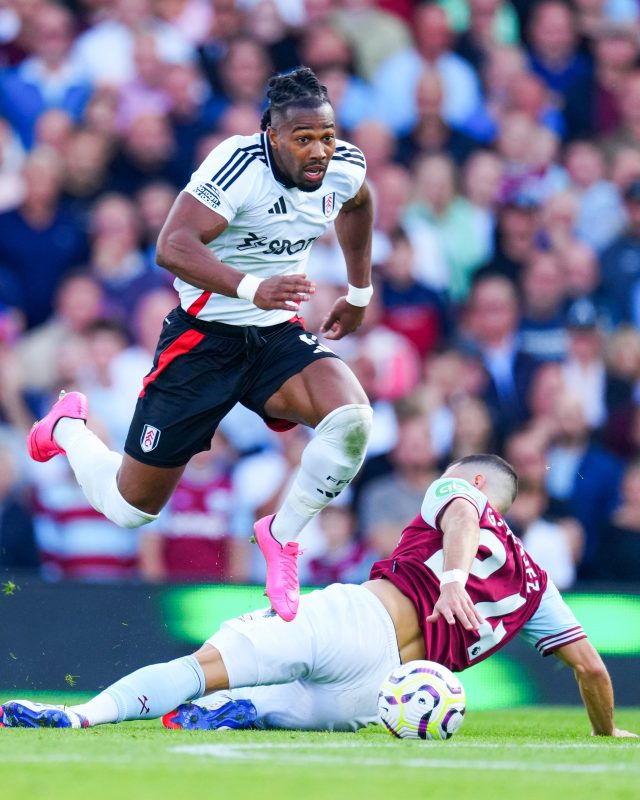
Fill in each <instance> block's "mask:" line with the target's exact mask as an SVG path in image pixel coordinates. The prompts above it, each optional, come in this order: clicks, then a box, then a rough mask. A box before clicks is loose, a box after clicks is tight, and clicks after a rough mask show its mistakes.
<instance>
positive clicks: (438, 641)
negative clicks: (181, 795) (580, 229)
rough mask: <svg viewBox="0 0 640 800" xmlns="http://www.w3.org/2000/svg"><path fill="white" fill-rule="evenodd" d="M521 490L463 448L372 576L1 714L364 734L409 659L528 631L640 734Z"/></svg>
mask: <svg viewBox="0 0 640 800" xmlns="http://www.w3.org/2000/svg"><path fill="white" fill-rule="evenodd" d="M516 491H517V477H516V474H515V472H514V471H513V469H512V468H511V466H510V465H509V464H508V463H507V462H506V461H504V460H503V459H502V458H499V457H498V456H494V455H483V454H479V455H474V456H468V457H465V458H462V459H460V460H459V461H456V462H454V463H453V464H451V465H450V466H449V468H448V469H447V470H446V471H445V473H444V474H443V476H442V477H441V478H439V479H438V480H436V481H435V482H434V483H433V484H431V486H430V487H429V488H428V489H427V492H426V495H425V498H424V501H423V503H422V508H421V510H420V514H419V515H418V516H417V517H416V518H415V519H414V520H413V522H412V523H411V524H410V525H409V526H408V527H407V528H406V529H405V530H404V531H403V533H402V536H401V539H400V542H399V544H398V546H397V548H396V550H395V552H394V553H393V554H392V556H391V558H389V559H388V560H385V561H380V562H378V563H377V564H375V565H374V567H373V569H372V572H371V580H369V581H367V582H366V583H364V584H362V585H361V586H356V585H342V584H333V585H332V586H328V587H327V588H326V589H320V590H318V591H315V592H312V593H311V594H308V595H305V596H304V597H303V598H302V599H301V601H300V611H299V613H298V616H297V617H296V619H295V620H294V621H293V622H291V623H289V624H286V623H284V622H283V621H282V620H281V619H278V617H276V616H275V615H273V612H270V611H268V610H267V611H264V610H263V611H256V612H255V613H253V614H246V615H244V616H242V617H240V618H238V619H234V620H230V621H228V622H226V623H224V624H223V625H222V627H221V629H220V630H219V631H218V632H217V633H215V634H214V635H213V636H212V637H211V638H210V639H209V640H208V641H207V642H206V643H205V644H204V645H203V646H202V648H201V649H200V650H198V652H197V653H195V655H193V656H186V657H185V658H182V659H176V660H175V661H171V662H169V663H167V664H155V665H153V666H151V667H145V668H143V669H141V670H138V671H137V672H134V673H132V674H131V675H128V676H127V677H125V678H123V679H122V680H120V681H118V682H117V683H115V684H113V685H112V686H110V687H109V688H107V689H106V690H105V691H104V692H102V693H101V694H100V695H98V696H97V697H95V698H94V699H93V700H90V701H89V702H88V703H86V704H84V705H82V706H73V707H71V708H70V709H62V708H60V707H56V706H45V705H37V704H34V703H30V702H26V701H19V700H14V701H10V702H7V703H5V704H4V706H2V707H0V722H2V723H3V724H4V725H6V726H9V727H13V726H25V727H36V726H50V727H61V726H64V727H69V726H75V727H82V726H90V725H97V724H100V723H104V722H120V721H122V720H125V719H148V718H150V717H152V716H163V715H164V720H163V721H164V723H165V725H166V726H167V727H170V728H211V729H214V728H220V727H248V726H249V725H252V724H253V725H258V726H260V727H281V728H294V729H321V730H322V729H324V730H355V729H356V728H358V727H360V726H363V725H367V724H369V723H371V722H375V721H377V719H378V713H377V698H378V689H379V687H380V683H381V682H382V680H383V678H384V677H385V676H386V675H387V674H388V673H389V672H390V671H391V669H392V668H394V667H395V666H397V665H398V664H399V663H406V662H408V661H413V660H415V659H424V658H427V659H429V660H432V661H438V662H440V663H441V664H444V665H445V666H446V667H449V668H450V669H452V670H456V671H460V670H464V669H465V668H466V667H469V666H471V665H472V664H474V663H477V662H478V661H481V660H482V659H483V658H487V657H488V656H490V655H491V654H492V653H494V652H495V651H496V650H498V649H499V648H501V647H503V646H504V645H505V644H506V643H507V642H508V641H509V640H510V639H512V638H513V637H514V636H515V635H516V634H521V635H522V636H524V637H525V638H526V639H527V640H528V641H529V642H531V644H533V645H534V646H535V647H536V648H537V649H538V651H539V652H540V653H541V654H542V655H550V654H551V653H553V654H555V655H556V656H558V657H559V658H560V659H561V660H562V661H564V662H565V663H566V664H568V665H569V666H570V667H571V668H572V669H573V670H574V672H575V676H576V679H577V681H578V686H579V689H580V693H581V695H582V699H583V701H584V704H585V707H586V710H587V714H588V716H589V720H590V722H591V728H592V733H593V734H595V735H598V736H617V737H627V736H634V735H635V734H632V733H629V732H627V731H624V730H621V729H619V728H617V727H616V725H615V722H614V718H613V689H612V686H611V680H610V678H609V674H608V672H607V669H606V667H605V665H604V664H603V662H602V660H601V658H600V656H599V655H598V653H597V652H596V650H595V649H594V648H593V646H592V645H591V644H590V642H589V641H588V639H587V638H586V634H585V633H584V631H583V630H582V628H581V627H580V624H579V623H578V622H577V620H576V618H575V617H574V615H573V613H572V612H571V611H570V609H569V608H568V606H567V605H566V604H565V602H564V601H563V600H562V598H561V597H560V594H559V592H558V590H557V589H556V588H555V586H554V585H553V583H552V582H551V580H550V579H549V578H548V576H547V575H546V573H545V572H544V570H542V569H541V568H540V567H538V566H537V564H535V563H534V562H533V561H532V560H531V559H530V558H529V556H528V555H527V553H526V552H525V550H524V548H523V546H522V544H521V543H520V541H519V539H518V538H517V537H516V536H514V535H513V533H512V532H511V531H510V530H509V527H508V526H507V524H506V522H505V521H504V518H503V517H502V514H503V513H505V512H506V511H507V509H508V508H509V507H510V505H511V503H512V502H513V500H514V498H515V496H516ZM229 690H231V691H229ZM212 692H213V694H211V695H209V696H208V697H207V698H203V695H204V694H205V693H212ZM197 698H202V699H201V700H200V702H199V703H196V702H193V701H194V700H195V699H197ZM184 701H191V702H184ZM174 706H177V707H176V708H175V709H174V710H173V711H172V710H171V709H173V708H174Z"/></svg>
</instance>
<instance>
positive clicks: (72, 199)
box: [62, 128, 112, 228]
mask: <svg viewBox="0 0 640 800" xmlns="http://www.w3.org/2000/svg"><path fill="white" fill-rule="evenodd" d="M111 148H112V144H111V142H110V140H109V138H108V137H107V136H105V135H104V134H102V133H98V132H95V131H92V130H89V129H88V128H79V129H77V130H75V131H74V132H72V134H71V136H70V137H69V139H68V141H67V142H66V146H65V149H64V153H63V154H62V155H63V164H64V182H63V188H64V195H63V198H64V200H65V202H66V203H68V205H69V206H70V208H71V209H72V210H73V212H74V213H75V214H76V215H77V216H78V218H79V219H80V221H81V224H82V226H83V228H86V227H87V225H88V217H89V212H90V209H91V206H92V205H93V203H94V202H95V201H96V200H97V199H98V196H99V195H100V194H102V193H103V192H104V191H105V189H106V187H107V186H108V184H109V176H108V165H109V162H110V161H111V155H112V150H111Z"/></svg>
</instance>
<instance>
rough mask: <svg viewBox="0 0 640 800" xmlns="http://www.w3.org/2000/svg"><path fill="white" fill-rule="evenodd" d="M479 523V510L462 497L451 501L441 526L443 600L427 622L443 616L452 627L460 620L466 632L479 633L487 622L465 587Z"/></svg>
mask: <svg viewBox="0 0 640 800" xmlns="http://www.w3.org/2000/svg"><path fill="white" fill-rule="evenodd" d="M479 522H480V520H479V518H478V510H477V509H476V508H475V506H473V505H472V504H471V503H470V502H468V501H467V500H465V499H463V498H461V497H458V498H455V499H454V500H452V501H451V502H450V503H449V505H448V506H447V507H446V508H445V510H444V511H443V512H442V515H441V517H440V520H439V522H438V527H439V528H440V530H441V531H442V548H443V550H444V572H443V574H442V577H441V579H440V597H439V598H438V600H437V602H436V604H435V606H434V607H433V613H432V614H430V615H429V616H428V617H427V622H437V621H438V620H439V619H440V617H444V619H445V620H446V621H447V622H448V623H449V625H453V624H454V623H455V621H456V619H457V620H459V621H460V622H461V623H462V625H463V626H464V627H465V628H466V629H467V630H477V629H478V628H479V626H480V625H482V623H483V622H484V618H483V617H482V615H481V614H479V613H478V611H477V609H476V608H475V606H474V604H473V603H472V601H471V598H470V597H469V595H468V594H467V591H466V589H465V588H464V587H465V583H466V580H467V577H468V575H469V571H470V570H471V565H472V564H473V559H474V558H475V556H476V553H477V552H478V547H479V545H480V524H479Z"/></svg>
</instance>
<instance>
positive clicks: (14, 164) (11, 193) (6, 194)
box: [0, 118, 24, 213]
mask: <svg viewBox="0 0 640 800" xmlns="http://www.w3.org/2000/svg"><path fill="white" fill-rule="evenodd" d="M23 161H24V149H23V147H22V145H21V144H20V141H19V139H18V136H17V134H16V133H15V131H14V130H13V128H12V127H11V126H10V125H9V123H8V122H6V121H5V120H3V119H2V118H0V213H2V212H3V211H9V210H10V209H12V208H15V207H16V206H17V205H18V204H19V203H20V200H21V199H22V196H23V192H24V185H23V181H22V178H21V175H20V170H21V167H22V162H23Z"/></svg>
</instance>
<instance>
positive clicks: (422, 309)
mask: <svg viewBox="0 0 640 800" xmlns="http://www.w3.org/2000/svg"><path fill="white" fill-rule="evenodd" d="M391 244H392V250H391V253H390V254H389V257H388V258H387V260H386V261H385V262H384V263H383V264H381V265H380V266H379V268H378V274H379V276H380V284H379V290H380V292H381V294H382V306H383V309H384V310H383V316H382V323H383V324H384V325H385V326H386V327H387V328H390V329H391V330H393V331H396V332H397V333H400V334H402V335H403V336H406V337H407V339H408V340H409V341H410V342H411V343H412V344H413V345H414V346H415V348H416V350H417V351H418V353H419V354H420V356H421V357H424V356H425V355H426V354H427V353H428V352H430V351H431V350H433V348H434V347H436V346H437V345H438V344H439V342H440V341H441V340H442V338H443V337H444V335H445V333H446V330H447V325H448V318H447V317H448V309H447V307H446V304H445V302H444V299H443V298H442V297H441V296H440V295H438V294H437V293H436V292H434V291H433V289H430V288H429V287H428V286H425V285H424V284H423V283H421V282H420V281H419V280H416V278H415V276H414V270H413V264H414V261H415V255H414V252H413V247H412V245H411V241H410V239H409V237H408V236H407V234H406V233H405V232H404V231H403V230H402V229H398V230H397V231H396V232H395V234H393V236H392V238H391Z"/></svg>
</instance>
